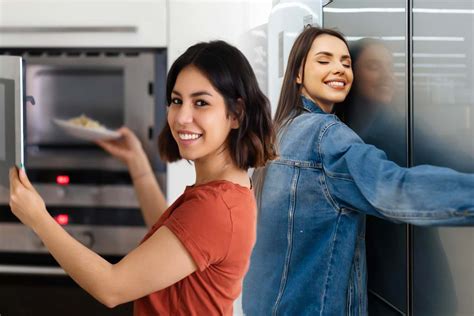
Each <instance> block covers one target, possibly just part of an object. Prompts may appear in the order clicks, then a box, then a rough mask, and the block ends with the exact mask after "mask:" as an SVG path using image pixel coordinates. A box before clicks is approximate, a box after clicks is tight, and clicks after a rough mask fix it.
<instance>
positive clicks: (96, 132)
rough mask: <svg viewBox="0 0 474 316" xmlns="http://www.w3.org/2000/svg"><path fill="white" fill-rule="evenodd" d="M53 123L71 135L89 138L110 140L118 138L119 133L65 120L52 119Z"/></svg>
mask: <svg viewBox="0 0 474 316" xmlns="http://www.w3.org/2000/svg"><path fill="white" fill-rule="evenodd" d="M53 121H54V123H56V125H58V126H59V127H61V128H62V129H63V130H64V131H65V132H66V133H68V134H69V135H71V136H74V137H77V138H80V139H83V140H89V141H96V140H111V139H118V138H120V136H121V135H120V133H119V132H117V131H112V130H110V129H106V128H90V127H83V126H79V125H76V124H73V123H71V122H69V121H67V120H60V119H53Z"/></svg>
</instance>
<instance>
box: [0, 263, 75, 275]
mask: <svg viewBox="0 0 474 316" xmlns="http://www.w3.org/2000/svg"><path fill="white" fill-rule="evenodd" d="M0 274H34V275H66V272H65V271H64V270H63V269H61V268H58V267H39V266H23V265H0Z"/></svg>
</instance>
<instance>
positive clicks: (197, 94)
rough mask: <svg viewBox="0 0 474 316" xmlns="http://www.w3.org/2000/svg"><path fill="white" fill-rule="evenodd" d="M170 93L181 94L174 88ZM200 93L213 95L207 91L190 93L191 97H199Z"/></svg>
mask: <svg viewBox="0 0 474 316" xmlns="http://www.w3.org/2000/svg"><path fill="white" fill-rule="evenodd" d="M171 93H174V94H176V95H178V96H180V97H181V96H182V95H181V93H179V92H178V91H176V90H173V91H172V92H171ZM201 95H208V96H210V97H212V96H213V95H212V94H211V93H210V92H207V91H196V92H193V93H191V97H199V96H201Z"/></svg>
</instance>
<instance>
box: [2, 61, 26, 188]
mask: <svg viewBox="0 0 474 316" xmlns="http://www.w3.org/2000/svg"><path fill="white" fill-rule="evenodd" d="M23 97H24V87H23V60H22V58H21V57H15V56H1V57H0V186H2V187H4V188H8V187H9V180H8V171H9V169H10V168H11V167H13V166H15V165H16V166H18V167H22V166H23V163H24V155H23V148H24V147H23V140H24V137H23V124H24V119H23V110H24V109H23V107H24V103H23ZM0 189H1V188H0Z"/></svg>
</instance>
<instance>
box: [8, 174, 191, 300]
mask: <svg viewBox="0 0 474 316" xmlns="http://www.w3.org/2000/svg"><path fill="white" fill-rule="evenodd" d="M10 183H11V186H10V189H11V193H10V194H11V196H10V206H11V208H12V211H13V213H14V214H15V215H16V216H17V217H18V218H19V219H20V220H21V221H22V222H23V223H24V224H25V225H28V226H30V227H31V228H32V229H33V230H34V232H35V233H36V234H37V235H38V237H39V238H40V239H41V240H42V241H43V243H44V245H45V246H46V248H48V250H49V252H50V253H51V254H52V255H53V257H54V258H55V259H56V261H57V262H58V263H59V265H60V266H61V267H62V268H63V269H64V270H65V271H66V272H67V273H68V274H69V276H70V277H71V278H72V279H73V280H74V281H75V282H76V283H78V284H79V285H80V286H81V287H82V288H83V289H84V290H86V291H87V292H88V293H89V294H91V295H92V296H93V297H94V298H96V299H97V300H98V301H99V302H101V303H102V304H104V305H106V306H107V307H111V308H112V307H115V306H117V305H119V304H122V303H126V302H130V301H133V300H136V299H138V298H140V297H143V296H145V295H148V294H150V293H153V292H156V291H159V290H162V289H164V288H167V287H168V286H170V285H172V284H174V283H176V282H178V281H179V280H181V279H183V278H185V277H186V276H188V275H190V274H192V273H193V272H194V271H196V269H197V266H196V264H195V263H194V260H193V259H192V257H191V255H190V254H189V253H188V251H187V250H186V248H184V246H183V245H182V244H181V242H180V241H179V239H178V238H177V237H176V236H175V235H174V234H173V233H172V232H171V231H170V230H169V229H168V228H167V227H165V226H164V227H161V228H159V229H158V230H157V231H156V232H155V233H154V234H153V235H152V236H151V237H150V238H149V239H147V240H146V241H144V242H143V243H142V244H140V245H139V246H138V247H137V248H135V249H134V250H133V251H131V252H130V253H129V254H128V255H126V256H125V257H124V258H123V259H122V260H121V261H120V262H118V263H116V264H111V263H109V262H108V261H107V260H105V259H104V258H102V257H101V256H99V255H98V254H96V253H95V252H93V251H92V250H90V249H88V248H87V247H85V246H84V245H82V244H81V243H80V242H78V241H77V240H76V239H74V238H73V237H72V236H71V235H69V234H68V233H67V232H66V231H65V230H64V229H63V228H62V227H61V226H60V225H59V224H58V223H57V222H56V221H55V220H54V219H53V218H52V217H51V216H50V215H49V213H48V212H47V210H46V208H45V205H44V202H43V200H42V199H41V197H40V196H39V194H38V193H37V192H36V190H35V189H34V188H33V186H32V185H31V183H30V181H29V180H28V177H27V176H26V174H25V172H24V171H23V170H22V171H20V172H17V170H16V168H12V169H11V170H10ZM157 267H158V268H157ZM150 271H155V272H154V273H150Z"/></svg>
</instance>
